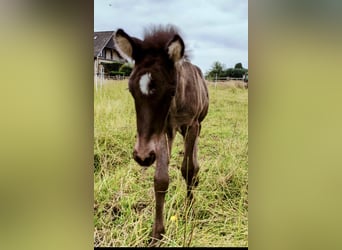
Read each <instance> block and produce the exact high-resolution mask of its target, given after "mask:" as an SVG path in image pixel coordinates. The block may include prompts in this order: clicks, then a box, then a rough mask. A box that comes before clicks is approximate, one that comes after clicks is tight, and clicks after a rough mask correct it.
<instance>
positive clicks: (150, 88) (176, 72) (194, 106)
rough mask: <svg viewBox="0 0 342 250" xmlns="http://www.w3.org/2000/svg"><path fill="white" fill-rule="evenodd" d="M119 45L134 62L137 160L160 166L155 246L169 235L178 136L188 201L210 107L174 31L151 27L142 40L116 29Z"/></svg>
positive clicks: (200, 78) (197, 71)
mask: <svg viewBox="0 0 342 250" xmlns="http://www.w3.org/2000/svg"><path fill="white" fill-rule="evenodd" d="M114 41H115V46H116V48H117V50H118V51H119V53H120V55H121V56H122V57H124V58H125V59H127V60H129V61H133V62H134V69H133V71H132V73H131V76H130V80H129V91H130V92H131V94H132V96H133V98H134V101H135V110H136V121H137V141H136V144H135V147H134V152H133V157H134V160H135V161H136V162H137V163H139V165H141V166H145V167H148V166H151V165H152V164H153V163H154V161H156V171H155V176H154V190H155V199H156V213H155V221H154V225H153V232H152V242H151V245H156V243H157V242H158V240H160V239H161V238H162V234H164V233H165V228H164V222H163V208H164V200H165V193H166V192H167V189H168V186H169V174H168V164H169V159H170V154H171V147H172V142H173V139H174V138H175V135H176V132H177V131H178V132H180V133H181V134H182V136H183V138H184V148H185V149H184V159H183V163H182V168H181V171H182V175H183V177H184V179H185V180H186V183H187V196H188V198H189V199H190V200H192V197H193V195H192V188H193V187H194V186H197V184H198V178H197V174H198V170H199V166H198V162H197V141H198V136H199V133H200V130H201V122H202V120H203V119H204V118H205V116H206V115H207V112H208V107H209V97H208V89H207V86H206V82H205V80H204V78H203V75H202V72H201V70H200V69H199V68H198V67H197V66H195V65H193V64H191V63H190V62H189V61H188V60H187V59H186V56H185V55H184V42H183V40H182V38H181V37H180V35H179V33H178V31H177V29H176V28H175V27H173V26H167V27H159V28H153V29H151V30H150V31H147V32H145V36H144V40H140V39H138V38H135V37H131V36H129V35H128V34H126V33H125V31H123V30H122V29H119V30H117V32H116V34H115V37H114Z"/></svg>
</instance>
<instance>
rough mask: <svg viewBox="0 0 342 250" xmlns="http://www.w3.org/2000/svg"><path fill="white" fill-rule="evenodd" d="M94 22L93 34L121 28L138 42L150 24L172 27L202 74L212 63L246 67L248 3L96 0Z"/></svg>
mask: <svg viewBox="0 0 342 250" xmlns="http://www.w3.org/2000/svg"><path fill="white" fill-rule="evenodd" d="M137 3H139V4H137ZM94 19H95V23H94V29H95V31H100V30H116V29H118V28H123V29H124V30H125V31H126V32H127V33H128V34H130V35H132V36H136V37H140V38H142V36H143V33H144V29H145V28H146V27H148V26H150V25H152V24H174V25H176V26H178V27H179V28H180V30H181V34H182V36H183V39H184V41H185V43H186V45H187V46H188V48H187V49H188V50H190V51H191V55H192V59H193V62H194V63H196V64H197V65H198V66H199V67H201V68H202V70H203V71H207V70H208V69H209V68H210V66H211V65H212V63H213V62H214V61H220V62H221V63H224V64H225V65H227V66H229V67H230V66H231V65H232V66H234V65H235V63H238V62H242V63H243V66H244V67H247V66H248V1H247V0H238V1H236V0H210V1H208V0H187V1H182V0H173V1H163V0H141V1H139V2H138V1H135V0H112V1H110V0H108V1H100V0H95V2H94Z"/></svg>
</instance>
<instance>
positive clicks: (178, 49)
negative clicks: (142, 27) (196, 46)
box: [167, 35, 184, 63]
mask: <svg viewBox="0 0 342 250" xmlns="http://www.w3.org/2000/svg"><path fill="white" fill-rule="evenodd" d="M167 53H168V54H169V57H170V59H172V60H173V62H175V63H176V62H178V61H179V60H180V59H182V57H183V56H184V42H183V39H182V38H181V37H180V36H179V35H175V36H174V37H173V38H172V39H171V40H170V41H169V42H168V44H167Z"/></svg>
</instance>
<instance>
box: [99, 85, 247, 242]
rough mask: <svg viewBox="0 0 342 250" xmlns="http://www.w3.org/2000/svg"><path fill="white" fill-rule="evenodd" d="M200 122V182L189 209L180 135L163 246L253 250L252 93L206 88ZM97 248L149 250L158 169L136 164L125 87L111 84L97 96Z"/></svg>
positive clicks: (173, 156) (133, 126) (172, 165)
mask: <svg viewBox="0 0 342 250" xmlns="http://www.w3.org/2000/svg"><path fill="white" fill-rule="evenodd" d="M209 95H210V106H209V113H208V116H207V117H206V119H205V120H204V121H203V123H202V130H201V136H200V139H199V150H198V151H199V154H198V161H199V164H200V172H199V178H200V182H199V185H198V187H197V188H196V189H195V191H194V195H195V201H194V204H193V205H192V209H187V206H186V184H185V181H184V179H183V177H182V175H181V171H180V166H181V163H182V152H183V141H182V137H181V135H179V134H178V135H177V136H176V139H175V142H174V146H173V149H172V154H171V160H170V165H169V175H170V185H169V189H168V193H167V194H166V196H165V209H164V218H165V228H166V233H165V235H164V238H163V240H162V246H165V247H168V246H175V247H179V246H184V247H187V246H211V247H223V246H248V192H247V190H248V90H246V89H239V88H231V87H227V86H226V85H220V84H218V85H217V86H212V85H210V86H209ZM94 105H95V107H94V124H95V131H94V136H95V143H94V182H95V183H94V246H133V247H143V246H147V244H148V240H149V237H150V234H151V230H152V223H153V219H154V206H155V202H154V191H153V175H154V168H155V167H154V165H155V164H154V165H153V166H152V167H149V168H142V167H140V166H138V165H137V163H135V161H134V160H133V159H132V150H133V145H134V143H135V134H136V123H135V111H134V102H133V98H132V97H131V96H130V94H129V92H128V90H127V82H126V81H122V82H118V81H116V82H114V81H112V82H108V83H107V84H106V85H104V86H103V87H102V88H99V89H98V90H97V91H96V92H95V97H94Z"/></svg>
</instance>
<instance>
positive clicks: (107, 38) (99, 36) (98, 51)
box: [94, 31, 125, 78]
mask: <svg viewBox="0 0 342 250" xmlns="http://www.w3.org/2000/svg"><path fill="white" fill-rule="evenodd" d="M114 34H115V31H99V32H94V77H96V76H101V77H102V78H103V74H104V69H103V65H101V63H113V62H121V63H125V60H124V59H123V58H122V57H121V56H120V55H119V53H118V52H117V50H116V49H115V47H114V41H113V36H114Z"/></svg>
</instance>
